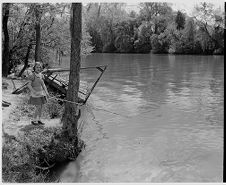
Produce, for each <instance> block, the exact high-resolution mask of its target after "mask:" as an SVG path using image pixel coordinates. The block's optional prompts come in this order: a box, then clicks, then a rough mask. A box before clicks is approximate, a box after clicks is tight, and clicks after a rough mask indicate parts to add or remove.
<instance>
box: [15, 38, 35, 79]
mask: <svg viewBox="0 0 226 185" xmlns="http://www.w3.org/2000/svg"><path fill="white" fill-rule="evenodd" d="M31 49H32V40H30V43H29V45H28V47H27V53H26V56H25V60H24V67H23V69H22V70H21V71H20V73H19V75H18V76H19V77H20V76H21V75H22V74H23V72H24V71H25V69H26V68H27V66H28V59H29V55H30V51H31Z"/></svg>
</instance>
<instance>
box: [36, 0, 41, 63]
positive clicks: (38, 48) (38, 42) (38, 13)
mask: <svg viewBox="0 0 226 185" xmlns="http://www.w3.org/2000/svg"><path fill="white" fill-rule="evenodd" d="M35 18H36V20H35V31H36V46H35V62H37V61H41V26H40V21H41V6H40V4H37V5H36V7H35Z"/></svg>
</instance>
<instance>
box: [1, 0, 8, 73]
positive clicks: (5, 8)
mask: <svg viewBox="0 0 226 185" xmlns="http://www.w3.org/2000/svg"><path fill="white" fill-rule="evenodd" d="M9 6H10V3H4V4H3V19H2V29H3V33H4V41H3V52H2V75H3V76H5V77H6V76H7V75H8V73H9V33H8V25H7V24H8V19H9Z"/></svg>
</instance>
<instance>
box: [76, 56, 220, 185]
mask: <svg viewBox="0 0 226 185" xmlns="http://www.w3.org/2000/svg"><path fill="white" fill-rule="evenodd" d="M105 64H108V68H107V71H106V72H105V74H104V76H103V78H102V79H101V81H100V82H99V84H98V86H97V87H96V89H95V90H94V92H93V94H92V95H91V97H90V100H89V101H88V107H89V109H90V110H89V111H87V116H88V117H89V119H90V120H89V121H87V124H86V126H85V128H84V131H83V134H82V139H83V140H84V141H85V142H86V144H87V146H86V149H85V151H84V152H83V153H82V154H81V155H80V158H79V160H78V161H77V163H79V166H80V170H79V175H78V176H79V177H78V178H77V180H76V181H77V182H222V180H223V175H222V172H223V112H224V110H223V101H224V96H223V93H224V85H223V83H224V71H223V68H224V62H223V56H186V55H183V56H179V55H178V56H175V55H151V54H150V55H149V54H148V55H144V54H142V55H139V54H136V55H127V54H94V55H92V56H89V57H87V58H86V59H85V60H84V61H83V63H82V66H96V65H105ZM81 77H82V78H83V79H84V80H87V81H89V82H92V81H93V79H95V73H94V72H91V71H84V72H83V73H82V75H81ZM101 109H105V110H108V112H107V111H104V110H101ZM109 111H111V112H114V113H118V114H113V113H110V112H109ZM120 115H121V116H120Z"/></svg>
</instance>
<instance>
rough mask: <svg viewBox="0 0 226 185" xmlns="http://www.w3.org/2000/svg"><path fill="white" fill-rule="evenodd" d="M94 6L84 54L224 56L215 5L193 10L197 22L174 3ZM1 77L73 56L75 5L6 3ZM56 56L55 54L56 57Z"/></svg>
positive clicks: (85, 22)
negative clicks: (72, 13)
mask: <svg viewBox="0 0 226 185" xmlns="http://www.w3.org/2000/svg"><path fill="white" fill-rule="evenodd" d="M139 7H140V11H139V12H135V11H130V12H128V11H126V4H125V3H89V4H87V5H85V6H83V10H82V14H83V15H82V41H81V54H82V55H88V54H90V53H91V52H108V53H149V52H153V53H172V54H224V15H223V12H222V11H221V10H220V9H219V8H218V9H217V8H215V7H214V5H213V4H211V3H200V4H199V5H198V6H196V7H194V13H193V16H192V17H189V16H188V15H187V14H185V13H183V12H181V11H173V9H172V7H171V4H169V3H160V2H158V3H154V2H149V3H140V4H139ZM2 8H3V9H2V28H3V29H2V41H3V42H2V72H3V73H2V74H3V76H7V75H8V74H9V73H10V72H12V70H13V68H14V67H15V66H16V65H18V64H24V67H23V69H22V70H21V72H20V74H19V76H20V75H21V74H22V73H23V71H24V70H25V69H26V68H27V66H28V63H29V60H30V59H32V60H39V61H41V62H43V63H44V64H51V63H53V62H56V61H57V60H59V62H60V59H61V56H62V55H68V54H69V53H70V47H71V46H70V39H71V36H70V31H69V30H70V29H69V25H70V21H69V20H70V5H69V4H67V3H55V4H54V3H3V5H2ZM53 51H54V52H53Z"/></svg>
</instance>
